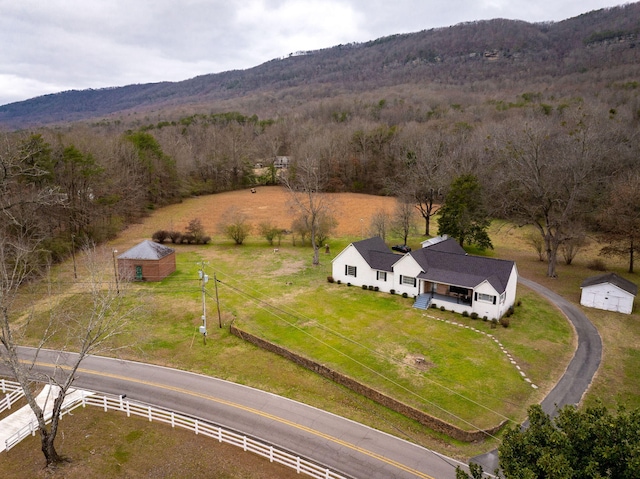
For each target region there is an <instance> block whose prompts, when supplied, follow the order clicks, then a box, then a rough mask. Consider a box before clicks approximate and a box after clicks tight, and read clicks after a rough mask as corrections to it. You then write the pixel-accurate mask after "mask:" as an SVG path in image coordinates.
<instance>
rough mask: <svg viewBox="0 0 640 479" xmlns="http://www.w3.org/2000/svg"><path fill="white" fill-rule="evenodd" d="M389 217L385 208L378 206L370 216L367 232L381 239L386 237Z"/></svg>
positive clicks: (389, 221)
mask: <svg viewBox="0 0 640 479" xmlns="http://www.w3.org/2000/svg"><path fill="white" fill-rule="evenodd" d="M390 223H391V218H390V217H389V213H387V211H386V210H384V209H382V208H380V209H379V210H377V211H376V212H375V213H373V215H372V216H371V222H370V223H369V234H370V235H372V236H379V237H380V238H382V239H383V240H386V239H387V231H388V230H389V228H390V226H391V225H390Z"/></svg>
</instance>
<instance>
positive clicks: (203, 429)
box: [5, 393, 349, 479]
mask: <svg viewBox="0 0 640 479" xmlns="http://www.w3.org/2000/svg"><path fill="white" fill-rule="evenodd" d="M80 406H82V407H85V406H95V407H100V408H102V409H103V410H104V411H109V410H111V411H121V412H124V413H126V415H127V417H130V416H131V415H134V416H140V417H144V418H147V419H148V420H149V421H157V422H162V423H165V424H170V425H171V427H181V428H183V429H187V430H189V431H192V432H194V433H195V434H202V435H203V436H207V437H210V438H213V439H217V440H218V442H224V443H226V444H231V445H233V446H237V447H241V448H242V449H243V450H244V451H248V452H252V453H254V454H258V455H259V456H262V457H264V458H267V459H269V461H270V462H275V463H278V464H282V465H284V466H287V467H290V468H292V469H295V470H296V472H297V473H299V474H306V475H307V476H310V477H313V478H315V479H349V477H348V476H344V475H342V474H338V473H337V472H334V471H332V470H330V469H328V468H326V467H323V466H320V465H318V464H315V463H313V462H310V461H308V460H306V459H302V458H301V457H299V456H296V455H294V454H290V453H288V452H285V451H282V450H280V449H278V448H276V447H274V446H270V445H268V444H264V443H262V442H260V441H257V440H255V439H252V438H250V437H247V436H245V435H242V434H238V433H236V432H233V431H229V430H226V429H224V428H222V427H220V426H216V425H214V424H211V423H209V422H206V421H203V420H201V419H196V418H192V417H189V416H184V415H181V414H177V413H174V412H173V411H166V410H164V409H158V408H155V407H153V406H148V405H146V404H142V403H136V402H131V401H129V400H126V399H123V398H122V397H113V396H106V395H105V396H100V395H96V394H94V393H91V394H90V395H86V396H85V395H83V396H82V398H81V399H80V400H79V401H77V402H75V403H74V404H71V405H69V406H68V407H66V408H64V409H63V411H62V412H61V417H62V416H64V415H65V414H68V413H70V412H71V411H73V410H74V409H76V408H78V407H80ZM47 422H48V421H47ZM37 430H38V424H37V422H35V421H33V422H31V423H29V424H27V425H26V426H24V427H23V428H22V429H20V430H19V431H17V432H16V433H15V434H14V435H13V436H11V437H9V438H8V439H7V440H6V441H5V442H6V449H7V450H9V449H10V448H12V447H13V446H15V445H16V444H18V443H19V442H20V441H21V440H22V439H23V438H25V437H26V436H28V435H32V436H35V433H36V431H37Z"/></svg>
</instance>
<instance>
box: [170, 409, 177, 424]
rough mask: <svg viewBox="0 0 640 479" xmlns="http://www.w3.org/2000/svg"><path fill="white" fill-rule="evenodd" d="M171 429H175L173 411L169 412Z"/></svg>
mask: <svg viewBox="0 0 640 479" xmlns="http://www.w3.org/2000/svg"><path fill="white" fill-rule="evenodd" d="M171 427H172V428H174V427H176V423H175V414H174V413H173V411H171Z"/></svg>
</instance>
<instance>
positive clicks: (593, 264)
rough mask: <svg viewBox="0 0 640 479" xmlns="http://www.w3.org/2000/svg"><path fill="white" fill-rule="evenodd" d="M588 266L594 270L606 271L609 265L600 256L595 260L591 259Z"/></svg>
mask: <svg viewBox="0 0 640 479" xmlns="http://www.w3.org/2000/svg"><path fill="white" fill-rule="evenodd" d="M587 268H589V269H592V270H594V271H606V270H607V265H605V264H604V261H602V260H601V259H600V258H596V259H594V260H591V261H590V262H589V264H587Z"/></svg>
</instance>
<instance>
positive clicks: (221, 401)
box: [36, 362, 435, 479]
mask: <svg viewBox="0 0 640 479" xmlns="http://www.w3.org/2000/svg"><path fill="white" fill-rule="evenodd" d="M36 364H38V365H40V366H44V367H49V368H56V367H58V368H62V369H70V368H68V367H67V366H62V365H60V364H50V363H42V362H37V363H36ZM77 372H84V373H87V374H92V375H95V376H102V377H108V378H113V379H119V380H122V381H129V382H133V383H138V384H144V385H146V386H152V387H155V388H160V389H167V390H169V391H173V392H178V393H181V394H187V395H189V396H193V397H198V398H201V399H206V400H208V401H212V402H216V403H218V404H224V405H225V406H229V407H233V408H236V409H240V410H242V411H246V412H250V413H252V414H255V415H257V416H261V417H264V418H267V419H271V420H273V421H277V422H279V423H282V424H286V425H287V426H291V427H293V428H296V429H299V430H301V431H305V432H308V433H309V434H313V435H315V436H318V437H321V438H323V439H326V440H328V441H331V442H334V443H336V444H339V445H341V446H344V447H346V448H349V449H351V450H353V451H357V452H359V453H361V454H364V455H366V456H369V457H372V458H374V459H377V460H379V461H382V462H384V463H386V464H389V465H391V466H394V467H396V468H398V469H401V470H403V471H405V472H408V473H410V474H413V475H415V476H416V477H419V478H422V479H435V478H434V477H432V476H429V475H427V474H425V473H423V472H420V471H416V470H415V469H412V468H410V467H408V466H405V465H404V464H401V463H399V462H396V461H394V460H392V459H389V458H387V457H384V456H382V455H380V454H377V453H375V452H372V451H369V450H367V449H363V448H361V447H359V446H356V445H355V444H351V443H350V442H346V441H343V440H341V439H338V438H336V437H333V436H330V435H328V434H325V433H323V432H320V431H317V430H315V429H312V428H310V427H307V426H304V425H302V424H298V423H296V422H293V421H289V420H287V419H284V418H282V417H279V416H274V415H272V414H269V413H266V412H264V411H260V410H259V409H254V408H251V407H248V406H243V405H242V404H238V403H234V402H231V401H227V400H225V399H221V398H217V397H214V396H209V395H206V394H201V393H197V392H195V391H190V390H188V389H182V388H178V387H174V386H169V385H166V384H160V383H154V382H151V381H145V380H140V379H134V378H130V377H127V376H120V375H118V374H111V373H105V372H100V371H95V370H93V369H86V368H78V371H77Z"/></svg>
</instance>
